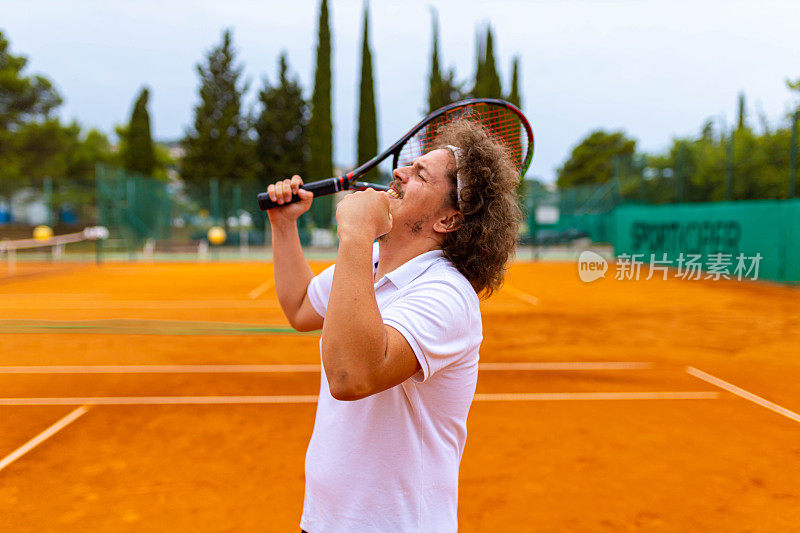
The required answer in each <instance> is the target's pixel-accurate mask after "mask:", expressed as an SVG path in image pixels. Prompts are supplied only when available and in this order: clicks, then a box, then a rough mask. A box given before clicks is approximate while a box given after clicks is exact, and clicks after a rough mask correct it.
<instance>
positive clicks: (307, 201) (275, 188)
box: [267, 175, 314, 226]
mask: <svg viewBox="0 0 800 533" xmlns="http://www.w3.org/2000/svg"><path fill="white" fill-rule="evenodd" d="M302 184H303V180H302V179H301V178H300V176H296V175H295V176H292V179H290V180H283V181H279V182H277V183H274V184H272V185H270V186H269V187H267V194H269V199H270V200H272V201H273V202H277V203H278V204H285V203H287V202H289V201H290V200H291V199H292V195H293V194H298V195H299V196H300V201H299V202H295V203H293V204H287V205H285V206H283V207H275V208H273V209H270V210H269V211H267V214H268V215H269V222H270V224H272V225H273V226H274V225H281V224H285V223H291V224H294V223H295V221H296V220H297V218H298V217H299V216H300V215H302V214H303V213H305V212H306V211H308V210H309V208H310V207H311V201H312V199H313V198H314V193H312V192H309V191H307V190H305V189H301V188H300V186H301V185H302Z"/></svg>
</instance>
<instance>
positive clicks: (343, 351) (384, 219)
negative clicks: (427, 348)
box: [322, 191, 420, 400]
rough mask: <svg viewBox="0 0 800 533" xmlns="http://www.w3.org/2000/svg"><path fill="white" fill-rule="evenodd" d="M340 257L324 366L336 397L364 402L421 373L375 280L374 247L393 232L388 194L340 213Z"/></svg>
mask: <svg viewBox="0 0 800 533" xmlns="http://www.w3.org/2000/svg"><path fill="white" fill-rule="evenodd" d="M336 219H337V227H338V231H339V251H338V254H337V256H336V270H335V271H334V274H333V286H332V288H331V296H330V299H329V301H328V308H327V310H326V313H325V323H324V325H323V329H322V363H323V365H324V366H325V374H326V375H327V377H328V385H329V387H330V391H331V395H332V396H333V397H334V398H336V399H338V400H358V399H360V398H364V397H366V396H370V395H372V394H375V393H377V392H381V391H383V390H386V389H388V388H391V387H393V386H395V385H397V384H399V383H402V382H403V381H405V380H406V379H408V378H410V377H411V376H413V375H414V374H415V373H416V372H417V371H418V370H419V369H420V365H419V362H418V361H417V358H416V356H415V355H414V351H413V350H412V349H411V346H409V344H408V342H407V341H406V339H405V338H404V337H403V336H402V335H401V334H400V333H399V332H398V331H397V330H395V329H394V328H391V327H389V326H385V325H384V324H383V320H382V318H381V314H380V310H379V309H378V303H377V301H376V300H375V289H374V284H373V279H372V275H373V274H372V243H373V241H374V240H375V238H377V237H378V236H380V235H383V234H384V233H386V232H388V231H389V229H391V216H390V215H389V206H388V199H386V198H385V195H384V193H378V192H375V191H365V192H362V193H356V194H354V195H351V196H349V197H347V198H345V199H344V200H343V201H342V202H341V203H340V204H339V207H338V209H337V213H336Z"/></svg>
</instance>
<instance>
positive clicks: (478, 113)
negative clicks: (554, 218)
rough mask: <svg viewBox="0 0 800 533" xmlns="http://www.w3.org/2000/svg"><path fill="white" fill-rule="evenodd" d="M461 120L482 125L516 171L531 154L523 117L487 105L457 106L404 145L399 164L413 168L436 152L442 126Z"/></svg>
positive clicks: (505, 109) (507, 110)
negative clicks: (421, 157) (429, 154)
mask: <svg viewBox="0 0 800 533" xmlns="http://www.w3.org/2000/svg"><path fill="white" fill-rule="evenodd" d="M460 119H467V120H471V121H474V122H477V123H479V124H480V125H481V126H483V128H484V130H485V131H486V133H487V134H488V135H489V137H490V138H491V139H493V140H494V141H495V142H497V143H498V144H500V145H501V146H503V147H504V148H505V150H506V152H507V154H508V155H509V157H510V158H511V160H512V161H513V162H514V164H515V165H516V167H517V170H521V169H522V166H523V164H524V162H525V156H526V155H527V152H528V138H527V135H526V132H525V131H524V128H523V126H522V122H521V120H520V118H519V117H518V116H517V114H516V113H515V112H514V111H512V110H510V109H508V108H505V107H501V106H497V105H489V104H486V103H476V104H472V105H468V106H463V107H458V108H456V109H453V110H451V111H449V112H447V113H446V114H444V115H443V116H441V117H438V118H436V119H435V120H433V121H432V122H431V123H430V124H428V125H427V126H426V127H424V128H422V129H421V130H420V131H419V132H417V133H416V134H415V135H414V136H413V137H412V138H411V139H409V141H408V142H407V143H406V144H405V145H404V146H403V149H402V151H401V152H400V156H399V158H398V163H399V165H400V166H406V165H410V164H411V163H412V162H413V161H414V159H416V158H417V157H419V156H421V155H423V154H425V153H426V152H428V151H430V150H431V149H433V148H434V147H435V146H436V145H437V144H438V140H439V137H440V135H441V132H442V129H443V127H444V126H446V125H447V124H450V123H452V122H455V121H457V120H460Z"/></svg>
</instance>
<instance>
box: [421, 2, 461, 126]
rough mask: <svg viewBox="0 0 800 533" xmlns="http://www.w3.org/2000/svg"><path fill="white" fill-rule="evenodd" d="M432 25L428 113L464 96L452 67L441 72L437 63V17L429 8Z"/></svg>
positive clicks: (433, 10) (434, 11)
mask: <svg viewBox="0 0 800 533" xmlns="http://www.w3.org/2000/svg"><path fill="white" fill-rule="evenodd" d="M431 14H432V25H433V44H432V46H431V71H430V73H429V74H428V108H427V112H428V113H430V112H432V111H435V110H436V109H439V108H440V107H443V106H446V105H447V104H451V103H453V102H457V101H458V100H461V99H462V98H463V97H464V94H463V93H462V91H461V85H460V84H458V83H457V82H456V79H455V78H456V74H455V70H454V69H450V70H449V71H448V73H447V74H444V75H443V74H442V69H441V66H440V64H439V19H438V16H437V13H436V10H435V9H433V8H431Z"/></svg>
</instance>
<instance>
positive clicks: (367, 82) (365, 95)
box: [356, 4, 378, 179]
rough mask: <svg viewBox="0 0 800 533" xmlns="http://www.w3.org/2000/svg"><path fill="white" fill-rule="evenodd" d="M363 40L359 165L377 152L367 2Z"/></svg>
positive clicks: (373, 175) (374, 174)
mask: <svg viewBox="0 0 800 533" xmlns="http://www.w3.org/2000/svg"><path fill="white" fill-rule="evenodd" d="M363 39H364V42H363V44H362V46H361V93H360V94H361V98H360V99H359V107H358V153H357V156H356V161H357V163H358V164H359V165H360V164H362V163H364V162H366V161H368V160H369V159H371V158H372V157H375V155H377V153H378V121H377V118H376V112H375V88H374V81H373V77H372V53H371V52H370V49H369V4H367V6H366V7H365V8H364V37H363ZM377 176H378V169H377V168H375V169H372V170H370V171H369V172H368V173H367V175H366V177H367V179H374V178H376V177H377Z"/></svg>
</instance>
